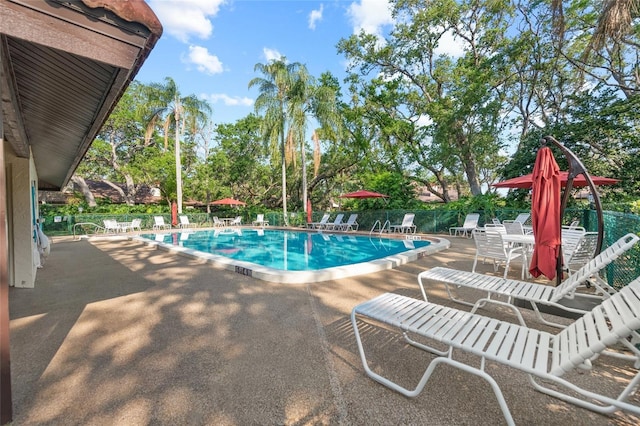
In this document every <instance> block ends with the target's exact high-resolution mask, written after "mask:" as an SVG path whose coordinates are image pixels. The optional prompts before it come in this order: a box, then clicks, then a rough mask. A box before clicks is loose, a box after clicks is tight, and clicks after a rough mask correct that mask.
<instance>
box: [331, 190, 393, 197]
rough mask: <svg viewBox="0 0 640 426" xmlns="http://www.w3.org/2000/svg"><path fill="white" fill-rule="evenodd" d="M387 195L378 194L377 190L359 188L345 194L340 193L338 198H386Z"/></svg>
mask: <svg viewBox="0 0 640 426" xmlns="http://www.w3.org/2000/svg"><path fill="white" fill-rule="evenodd" d="M388 197H389V196H388V195H384V194H380V193H379V192H373V191H366V190H364V189H361V190H360V191H356V192H348V193H346V194H342V195H341V196H340V198H388Z"/></svg>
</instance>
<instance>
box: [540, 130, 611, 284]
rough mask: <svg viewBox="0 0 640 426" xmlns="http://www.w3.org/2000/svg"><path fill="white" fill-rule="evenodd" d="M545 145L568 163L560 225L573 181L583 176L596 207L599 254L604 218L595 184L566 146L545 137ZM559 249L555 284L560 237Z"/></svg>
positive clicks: (559, 266) (558, 263)
mask: <svg viewBox="0 0 640 426" xmlns="http://www.w3.org/2000/svg"><path fill="white" fill-rule="evenodd" d="M547 143H552V144H554V145H555V146H557V147H558V148H559V149H560V150H561V151H562V152H563V154H564V155H565V156H566V157H567V160H568V161H569V175H568V176H567V185H566V187H565V189H564V193H563V194H562V204H561V205H560V217H559V218H558V220H560V225H562V217H563V216H564V210H565V208H566V207H567V202H568V200H569V193H570V192H571V189H572V188H573V179H574V178H575V177H576V176H578V175H579V174H582V175H584V178H585V180H586V181H587V184H588V185H589V189H590V190H591V194H592V195H593V202H594V204H595V206H596V216H597V219H598V242H597V243H596V252H595V254H599V253H600V252H601V251H602V243H603V239H604V238H603V237H604V218H603V213H602V203H601V201H600V194H599V193H598V190H597V189H596V186H595V184H594V183H593V179H591V176H589V173H588V172H587V169H586V167H585V166H584V164H582V161H580V159H579V158H578V156H577V155H576V154H575V153H574V152H573V151H571V150H570V149H569V148H567V147H566V146H564V145H562V144H561V143H560V142H558V141H557V140H556V139H555V138H554V137H553V136H545V137H544V138H543V139H542V145H546V144H547ZM560 242H561V244H560V248H559V250H558V260H557V271H558V274H557V278H556V279H557V284H560V282H562V237H561V239H560Z"/></svg>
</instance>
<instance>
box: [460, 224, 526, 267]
mask: <svg viewBox="0 0 640 426" xmlns="http://www.w3.org/2000/svg"><path fill="white" fill-rule="evenodd" d="M503 233H506V232H505V228H504V226H503V225H497V226H494V227H485V229H479V228H476V229H474V230H473V231H472V234H473V239H474V241H475V243H476V255H475V257H474V258H473V267H472V268H471V272H475V271H476V266H477V265H478V259H479V258H482V259H483V261H486V259H491V260H492V263H493V270H494V272H495V271H498V267H499V266H500V264H504V278H506V277H507V274H508V273H509V265H510V264H511V261H512V260H515V259H518V258H520V259H521V260H522V272H521V274H520V278H522V279H524V271H525V264H526V263H527V262H526V260H525V259H526V256H525V253H524V249H523V247H522V246H516V245H514V246H510V245H509V244H507V243H505V242H504V241H503V240H502V234H503Z"/></svg>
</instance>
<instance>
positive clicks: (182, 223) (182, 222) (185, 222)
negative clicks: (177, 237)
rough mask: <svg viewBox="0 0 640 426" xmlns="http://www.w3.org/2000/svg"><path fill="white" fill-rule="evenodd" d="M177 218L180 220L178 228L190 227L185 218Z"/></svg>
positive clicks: (183, 216) (182, 216) (181, 216)
mask: <svg viewBox="0 0 640 426" xmlns="http://www.w3.org/2000/svg"><path fill="white" fill-rule="evenodd" d="M178 218H179V219H180V223H179V224H178V227H180V228H182V229H185V228H190V227H191V223H189V218H188V217H187V216H185V215H180V216H178Z"/></svg>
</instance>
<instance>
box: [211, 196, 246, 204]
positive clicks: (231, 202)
mask: <svg viewBox="0 0 640 426" xmlns="http://www.w3.org/2000/svg"><path fill="white" fill-rule="evenodd" d="M211 204H215V205H226V206H246V205H247V203H243V202H242V201H238V200H234V199H233V198H223V199H221V200H216V201H214V202H212V203H211Z"/></svg>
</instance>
